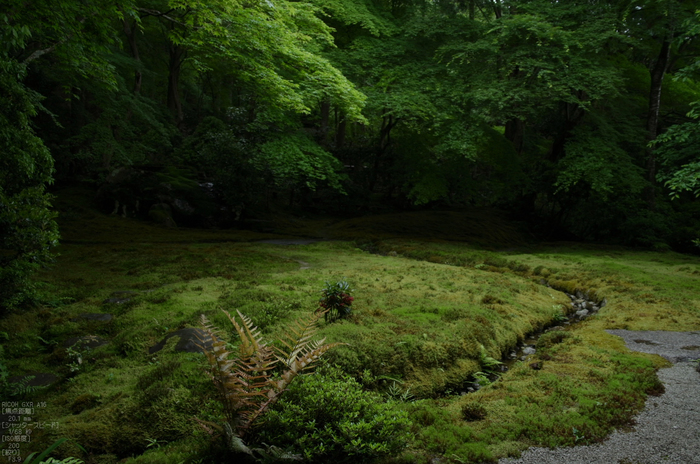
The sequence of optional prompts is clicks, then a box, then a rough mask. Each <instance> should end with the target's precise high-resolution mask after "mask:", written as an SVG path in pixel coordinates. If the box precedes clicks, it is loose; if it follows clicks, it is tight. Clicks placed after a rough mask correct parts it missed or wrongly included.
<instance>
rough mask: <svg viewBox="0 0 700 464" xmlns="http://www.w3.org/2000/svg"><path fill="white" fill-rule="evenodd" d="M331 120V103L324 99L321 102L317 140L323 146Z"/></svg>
mask: <svg viewBox="0 0 700 464" xmlns="http://www.w3.org/2000/svg"><path fill="white" fill-rule="evenodd" d="M330 119H331V101H330V100H329V99H327V98H326V99H325V100H323V101H322V102H321V123H320V127H319V139H320V140H321V143H322V144H325V143H326V142H327V139H328V128H329V127H330Z"/></svg>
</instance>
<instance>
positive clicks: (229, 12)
mask: <svg viewBox="0 0 700 464" xmlns="http://www.w3.org/2000/svg"><path fill="white" fill-rule="evenodd" d="M0 5H1V6H0V265H1V267H0V304H1V305H4V306H7V307H11V306H16V305H19V304H21V303H22V302H23V301H25V300H26V298H27V297H28V295H29V294H30V293H29V292H28V289H29V287H30V283H29V281H28V280H27V276H28V275H29V272H30V271H31V270H32V269H34V268H36V267H37V266H40V265H41V264H42V263H45V262H47V261H48V260H49V259H50V256H51V247H52V246H54V245H55V244H56V243H57V240H59V231H58V228H57V226H56V223H55V217H56V213H55V212H53V209H52V207H51V203H52V195H51V192H53V191H55V190H57V189H60V188H61V187H65V186H70V185H76V184H80V185H82V186H89V187H90V188H91V191H93V192H95V199H96V201H97V202H98V203H99V204H100V207H101V208H102V209H103V210H104V211H106V212H113V213H114V214H121V215H124V216H130V217H138V218H142V219H144V220H151V221H156V222H159V223H161V224H163V225H165V226H175V225H183V226H196V227H239V226H242V225H245V224H246V221H251V220H257V219H260V218H263V217H266V215H269V214H274V213H275V212H279V211H285V212H293V213H298V214H302V213H304V214H327V215H342V216H350V215H360V214H366V213H370V212H379V211H386V210H392V211H396V210H411V209H417V208H433V209H436V208H440V209H450V208H453V209H460V208H473V207H483V206H489V207H498V208H500V209H502V210H505V211H509V212H510V213H512V215H513V217H514V218H515V219H517V220H520V221H523V222H526V223H528V224H529V226H530V229H531V231H532V233H533V234H534V235H535V236H536V237H538V238H540V239H545V240H555V239H557V240H560V239H566V240H581V241H597V242H607V243H617V244H624V245H633V246H643V247H653V248H656V249H664V248H669V247H671V248H674V249H676V250H678V251H682V252H692V251H693V250H697V248H696V246H695V245H697V244H698V237H699V236H700V201H698V199H697V197H698V194H699V193H700V121H699V120H698V118H699V117H700V106H699V105H700V39H699V36H700V13H699V11H698V10H699V9H700V1H698V0H692V1H691V0H687V1H684V0H586V1H584V0H567V1H556V0H549V1H545V0H502V1H499V0H309V1H308V2H298V1H289V0H209V1H202V0H170V1H167V0H58V1H51V2H49V1H45V0H35V1H32V0H26V1H21V0H9V1H8V0H3V1H0Z"/></svg>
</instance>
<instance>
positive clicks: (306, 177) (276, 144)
mask: <svg viewBox="0 0 700 464" xmlns="http://www.w3.org/2000/svg"><path fill="white" fill-rule="evenodd" d="M252 162H253V165H254V166H256V167H257V168H258V169H259V170H260V171H265V170H269V171H270V172H271V173H272V177H273V178H274V179H275V181H276V182H278V183H279V184H281V183H283V182H284V181H293V182H302V183H305V184H306V186H307V187H309V188H311V189H315V188H316V186H317V185H318V183H319V182H324V183H327V184H328V185H330V186H331V187H333V188H335V189H337V190H342V187H341V185H340V181H341V180H342V176H341V175H340V174H338V173H337V171H339V170H340V169H341V166H340V165H339V162H338V160H336V159H335V158H334V157H333V156H332V155H331V154H330V153H328V152H327V151H325V150H324V149H322V148H321V147H320V146H319V145H318V144H316V143H315V142H314V141H313V140H311V139H310V138H308V137H307V136H305V135H304V134H303V133H300V132H294V133H289V134H281V135H279V136H278V137H275V138H272V139H271V140H270V141H268V142H265V143H264V144H262V145H261V147H260V153H259V155H258V156H256V157H255V158H254V159H253V160H252Z"/></svg>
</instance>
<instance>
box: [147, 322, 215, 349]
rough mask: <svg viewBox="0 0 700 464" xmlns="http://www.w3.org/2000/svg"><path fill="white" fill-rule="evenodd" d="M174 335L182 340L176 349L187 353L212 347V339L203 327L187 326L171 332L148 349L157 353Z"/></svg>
mask: <svg viewBox="0 0 700 464" xmlns="http://www.w3.org/2000/svg"><path fill="white" fill-rule="evenodd" d="M172 337H179V338H180V341H178V342H177V345H175V351H185V352H187V353H203V352H204V350H203V349H202V347H204V348H205V349H206V350H210V349H211V348H212V339H211V338H210V337H209V336H208V335H207V333H206V332H205V331H204V330H202V329H195V328H187V329H180V330H176V331H175V332H172V333H169V334H168V335H166V336H165V338H164V339H163V340H161V341H160V342H159V343H158V344H157V345H153V346H152V347H151V348H149V349H148V352H149V353H150V354H153V353H157V352H158V351H160V350H162V349H163V347H165V344H166V343H167V341H168V340H169V339H170V338H172Z"/></svg>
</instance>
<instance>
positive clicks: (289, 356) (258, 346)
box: [201, 311, 344, 446]
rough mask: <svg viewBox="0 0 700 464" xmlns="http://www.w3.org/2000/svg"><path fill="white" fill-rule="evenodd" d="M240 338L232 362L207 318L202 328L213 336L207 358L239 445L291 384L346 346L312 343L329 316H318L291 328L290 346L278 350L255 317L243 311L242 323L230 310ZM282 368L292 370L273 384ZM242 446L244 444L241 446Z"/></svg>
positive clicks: (286, 338)
mask: <svg viewBox="0 0 700 464" xmlns="http://www.w3.org/2000/svg"><path fill="white" fill-rule="evenodd" d="M223 312H224V314H226V316H227V317H228V318H229V320H230V321H231V324H232V325H233V327H234V328H235V330H236V333H237V334H238V337H239V339H240V344H239V346H238V356H237V357H234V358H233V359H231V354H232V352H231V351H229V350H228V349H227V345H226V343H225V342H223V341H222V340H221V338H220V337H219V335H218V329H217V328H216V327H214V326H213V325H212V324H211V323H210V322H209V320H208V319H207V318H206V317H205V316H204V315H202V317H201V320H202V326H203V327H204V331H205V333H206V335H207V336H208V337H211V343H212V344H211V349H210V350H205V355H206V357H207V360H208V361H209V364H210V366H211V370H212V372H211V374H210V376H211V378H212V380H213V381H214V384H215V385H216V387H217V389H218V391H219V393H220V398H221V401H222V402H223V406H224V412H225V414H226V419H227V423H228V425H229V427H230V428H231V429H230V430H232V431H233V432H235V434H230V436H229V441H230V438H231V436H234V435H235V436H236V437H237V440H238V441H236V443H233V442H231V443H229V445H230V446H233V445H234V444H242V441H240V439H241V438H242V437H243V436H244V435H245V433H246V432H247V430H248V429H250V427H251V426H252V425H253V424H254V423H255V422H256V421H257V420H258V419H259V418H260V417H261V416H262V415H263V414H264V413H265V412H266V411H267V410H268V409H269V408H270V406H272V405H273V404H274V403H275V402H276V401H277V400H278V399H279V396H280V395H281V394H282V393H283V392H284V391H285V390H286V389H287V387H288V386H289V384H290V383H291V382H292V381H293V380H294V379H295V378H296V377H297V376H298V375H299V374H300V373H301V372H302V371H303V370H305V369H308V368H309V367H311V366H312V365H313V364H314V363H315V362H316V361H317V360H318V359H319V358H320V357H321V356H322V355H323V353H325V352H326V351H328V350H330V349H331V348H333V347H335V346H338V345H343V344H344V343H331V344H324V342H325V339H322V340H312V337H313V336H314V335H315V333H316V330H317V324H318V321H319V320H320V319H321V318H322V317H323V316H324V313H323V312H316V313H314V314H312V315H310V316H309V317H306V318H300V319H298V320H296V321H294V322H293V323H292V324H290V326H289V327H288V333H287V334H286V335H285V336H284V338H283V339H281V340H280V342H281V343H282V345H283V346H284V347H286V349H283V348H277V347H275V349H274V350H273V349H272V348H270V347H269V346H268V345H267V344H266V343H265V342H264V340H263V338H262V335H261V334H260V331H259V329H258V328H257V327H255V325H253V322H252V321H251V319H250V318H248V317H246V316H244V315H243V314H241V312H240V311H237V313H238V316H239V317H240V321H241V322H240V323H239V322H238V320H237V318H236V317H235V316H231V314H229V313H228V312H226V311H223ZM277 363H283V364H284V365H285V367H286V370H285V371H284V372H283V373H282V375H281V376H280V377H279V378H276V379H273V378H272V377H271V371H272V370H273V369H274V368H275V367H276V365H277ZM239 441H240V443H239Z"/></svg>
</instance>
